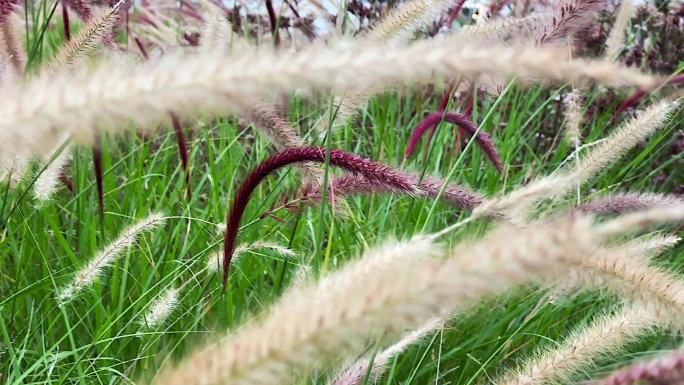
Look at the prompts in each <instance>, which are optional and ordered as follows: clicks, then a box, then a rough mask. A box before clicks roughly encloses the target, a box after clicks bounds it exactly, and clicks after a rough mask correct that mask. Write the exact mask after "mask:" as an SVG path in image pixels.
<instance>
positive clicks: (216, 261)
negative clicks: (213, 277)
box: [205, 241, 297, 273]
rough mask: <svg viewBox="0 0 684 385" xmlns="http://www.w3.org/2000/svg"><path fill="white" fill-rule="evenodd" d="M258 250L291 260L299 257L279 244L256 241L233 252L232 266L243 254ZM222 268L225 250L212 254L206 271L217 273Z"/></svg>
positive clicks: (240, 246) (208, 259)
mask: <svg viewBox="0 0 684 385" xmlns="http://www.w3.org/2000/svg"><path fill="white" fill-rule="evenodd" d="M258 249H268V250H272V251H274V252H276V253H277V254H280V255H281V256H283V257H285V258H291V257H294V256H296V255H297V254H295V252H294V251H292V249H288V248H287V247H284V246H281V245H279V244H277V243H271V242H265V241H256V242H253V243H250V244H249V245H239V246H238V247H236V248H235V251H234V252H233V258H232V259H231V261H230V263H231V265H232V264H234V263H236V262H237V261H238V260H239V259H240V257H241V256H242V255H243V254H245V253H247V252H250V251H254V250H258ZM220 266H223V250H220V251H217V252H215V253H212V254H211V255H210V256H209V258H207V263H206V266H205V269H206V270H207V272H209V273H215V272H217V271H221V270H222V268H219V267H220Z"/></svg>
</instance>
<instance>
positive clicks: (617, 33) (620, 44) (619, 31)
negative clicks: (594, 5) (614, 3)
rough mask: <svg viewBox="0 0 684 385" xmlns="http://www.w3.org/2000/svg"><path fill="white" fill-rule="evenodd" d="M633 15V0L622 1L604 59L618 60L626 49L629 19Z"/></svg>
mask: <svg viewBox="0 0 684 385" xmlns="http://www.w3.org/2000/svg"><path fill="white" fill-rule="evenodd" d="M633 14H634V3H633V2H632V0H622V4H620V9H619V10H618V14H617V16H616V17H615V23H613V28H611V30H610V33H609V34H608V38H607V39H606V51H605V53H604V54H603V57H604V58H606V60H612V61H615V60H617V58H618V57H619V56H620V53H621V52H622V50H623V49H624V48H625V34H626V33H627V24H629V19H630V18H631V17H632V15H633Z"/></svg>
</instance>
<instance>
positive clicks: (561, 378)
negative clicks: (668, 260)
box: [494, 303, 659, 385]
mask: <svg viewBox="0 0 684 385" xmlns="http://www.w3.org/2000/svg"><path fill="white" fill-rule="evenodd" d="M658 323H659V320H658V315H657V314H654V313H653V312H652V311H651V309H650V308H649V307H648V306H645V305H643V304H641V303H635V304H632V305H627V306H625V307H624V308H623V309H620V311H618V312H617V313H616V314H614V315H611V314H604V315H601V316H599V317H597V319H596V320H594V322H593V323H591V324H589V325H587V326H585V327H581V328H579V329H577V330H575V331H574V332H573V333H572V334H571V335H570V336H569V337H568V338H566V340H565V341H563V342H562V343H561V344H560V346H558V347H557V348H555V349H545V350H542V351H540V352H538V353H537V357H535V358H533V359H530V360H528V361H527V362H526V363H524V364H523V365H522V367H521V368H519V369H517V370H515V371H512V372H510V373H508V374H507V375H506V376H504V377H503V378H500V379H498V380H496V381H494V382H495V383H496V384H500V385H543V384H550V383H569V382H570V381H569V378H570V376H571V375H572V374H575V372H577V371H579V370H581V369H583V368H585V367H587V366H590V365H591V364H593V363H594V362H595V361H596V360H597V359H598V358H601V357H603V356H605V355H607V354H608V353H612V352H614V351H616V350H619V349H620V348H622V347H624V346H625V345H626V344H627V343H629V342H632V341H634V340H635V339H636V338H638V337H641V336H643V335H644V334H646V333H648V332H649V331H651V330H652V329H653V328H654V327H655V326H657V325H658Z"/></svg>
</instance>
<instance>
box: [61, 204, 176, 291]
mask: <svg viewBox="0 0 684 385" xmlns="http://www.w3.org/2000/svg"><path fill="white" fill-rule="evenodd" d="M164 220H165V217H164V216H162V215H161V214H158V213H154V214H151V215H149V216H148V217H146V218H144V219H141V220H139V221H138V222H136V223H135V224H134V225H132V226H130V227H128V228H126V229H124V230H123V231H122V232H121V234H120V235H119V237H118V238H117V239H116V240H114V241H113V242H112V243H110V244H109V245H107V246H106V247H105V248H104V249H102V251H100V252H99V253H97V255H95V258H93V259H92V260H91V261H90V262H88V263H87V264H86V265H85V266H83V267H82V268H81V269H80V270H79V271H78V272H77V273H76V274H75V275H74V277H73V279H72V280H71V282H70V283H69V284H67V285H66V286H64V287H63V288H61V289H60V290H59V293H58V294H57V300H58V301H59V303H60V304H65V303H67V302H69V301H71V300H72V299H73V298H74V297H75V296H76V294H78V293H79V292H80V291H82V290H83V289H85V288H87V287H88V286H90V285H92V284H93V283H94V282H95V281H96V280H97V279H98V278H99V276H100V275H102V273H103V271H104V270H105V269H106V268H107V267H109V266H110V265H111V264H112V263H114V261H116V260H117V259H118V258H119V257H120V256H121V254H123V252H124V251H126V250H127V249H128V248H129V247H131V246H133V245H134V244H135V242H136V241H137V239H138V238H139V237H140V235H141V234H142V233H143V232H146V231H151V230H153V229H154V228H156V227H158V226H160V225H161V224H162V223H163V222H164Z"/></svg>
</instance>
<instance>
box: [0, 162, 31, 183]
mask: <svg viewBox="0 0 684 385" xmlns="http://www.w3.org/2000/svg"><path fill="white" fill-rule="evenodd" d="M30 164H31V162H30V159H28V158H23V157H15V158H13V159H10V161H9V162H7V163H6V164H3V163H1V162H0V182H7V183H9V186H10V187H11V188H13V187H15V186H16V185H17V184H19V182H21V180H22V179H23V178H24V176H25V174H26V172H27V170H28V168H29V166H30Z"/></svg>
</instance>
